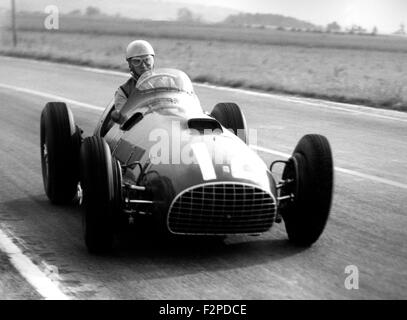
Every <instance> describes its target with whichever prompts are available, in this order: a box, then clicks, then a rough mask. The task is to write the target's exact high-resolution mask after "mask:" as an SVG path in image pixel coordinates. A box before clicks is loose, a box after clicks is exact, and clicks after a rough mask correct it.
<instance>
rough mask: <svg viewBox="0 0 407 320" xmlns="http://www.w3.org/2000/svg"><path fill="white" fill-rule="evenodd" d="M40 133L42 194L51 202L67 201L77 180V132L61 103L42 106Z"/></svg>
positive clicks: (63, 104) (72, 119)
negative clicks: (43, 191) (43, 190)
mask: <svg viewBox="0 0 407 320" xmlns="http://www.w3.org/2000/svg"><path fill="white" fill-rule="evenodd" d="M40 135H41V138H40V139H41V167H42V178H43V182H44V189H45V193H46V194H47V196H48V198H49V199H50V201H51V202H52V203H54V204H66V203H69V202H71V201H72V199H73V198H74V196H75V194H76V192H77V185H78V181H79V148H80V143H81V135H80V131H79V130H78V128H77V127H76V126H75V121H74V117H73V115H72V112H71V111H70V109H69V108H68V107H67V106H66V104H65V103H62V102H49V103H47V104H46V105H45V108H44V110H43V111H42V113H41V134H40Z"/></svg>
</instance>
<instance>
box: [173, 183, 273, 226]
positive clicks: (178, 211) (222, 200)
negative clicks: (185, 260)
mask: <svg viewBox="0 0 407 320" xmlns="http://www.w3.org/2000/svg"><path fill="white" fill-rule="evenodd" d="M275 213H276V206H275V200H274V198H273V197H272V196H271V194H269V193H268V192H266V191H264V190H262V189H260V188H257V187H255V186H251V185H245V184H236V183H221V184H219V183H218V184H206V185H202V186H198V187H195V188H193V189H189V190H187V191H184V192H183V193H181V194H180V195H178V196H177V197H176V199H175V200H174V201H173V203H172V205H171V207H170V209H169V212H168V228H169V230H170V231H171V232H173V233H177V234H251V233H261V232H265V231H267V230H268V229H270V227H271V226H272V224H273V222H274V218H275Z"/></svg>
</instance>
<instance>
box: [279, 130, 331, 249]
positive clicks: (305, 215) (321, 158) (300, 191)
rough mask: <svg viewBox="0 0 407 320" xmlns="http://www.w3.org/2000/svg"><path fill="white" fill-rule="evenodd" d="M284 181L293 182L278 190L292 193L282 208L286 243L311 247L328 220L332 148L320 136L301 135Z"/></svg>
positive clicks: (286, 169)
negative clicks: (289, 200) (288, 202)
mask: <svg viewBox="0 0 407 320" xmlns="http://www.w3.org/2000/svg"><path fill="white" fill-rule="evenodd" d="M292 158H293V159H292V160H291V161H290V164H289V165H287V166H286V168H285V169H284V172H283V180H284V179H293V180H294V181H293V183H292V184H291V185H289V186H287V187H286V188H283V189H282V190H281V194H280V195H281V196H285V195H288V194H291V193H292V194H294V196H295V198H294V201H293V202H292V203H291V204H288V205H287V206H286V207H285V208H283V209H282V211H281V214H282V217H283V219H284V222H285V227H286V230H287V234H288V238H289V240H290V241H291V242H292V243H294V244H296V245H299V246H310V245H312V244H313V243H314V242H315V241H317V240H318V238H319V237H320V236H321V234H322V232H323V231H324V229H325V225H326V223H327V221H328V218H329V212H330V208H331V202H332V194H333V184H334V168H333V160H332V152H331V147H330V145H329V142H328V140H327V139H326V138H325V137H324V136H321V135H317V134H310V135H306V136H304V137H303V138H302V139H301V140H300V141H299V142H298V144H297V146H296V148H295V150H294V152H293V156H292Z"/></svg>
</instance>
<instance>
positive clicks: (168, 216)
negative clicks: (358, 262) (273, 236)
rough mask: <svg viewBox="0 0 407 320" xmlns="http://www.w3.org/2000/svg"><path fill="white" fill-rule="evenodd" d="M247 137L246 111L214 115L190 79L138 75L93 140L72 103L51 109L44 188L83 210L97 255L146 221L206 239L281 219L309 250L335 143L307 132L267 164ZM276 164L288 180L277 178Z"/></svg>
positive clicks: (45, 122)
mask: <svg viewBox="0 0 407 320" xmlns="http://www.w3.org/2000/svg"><path fill="white" fill-rule="evenodd" d="M248 140H249V139H248V131H247V127H246V121H245V117H244V115H243V113H242V111H241V109H240V108H239V107H238V105H236V104H235V103H219V104H217V105H216V106H215V107H214V108H213V110H212V112H211V113H210V114H207V113H205V112H204V111H203V109H202V107H201V105H200V102H199V100H198V98H197V96H196V95H195V93H194V90H193V85H192V83H191V81H190V79H189V78H188V76H187V75H186V74H185V73H183V72H182V71H179V70H175V69H157V70H155V71H153V72H146V73H144V74H143V75H142V76H141V77H140V79H139V80H138V82H137V85H136V90H135V91H134V93H133V94H132V95H131V96H130V97H129V99H128V101H127V103H126V104H125V105H124V107H123V108H122V109H121V110H120V111H118V110H116V109H115V108H114V104H113V102H111V103H110V104H109V105H108V107H107V108H106V109H105V111H104V112H103V114H102V116H101V118H100V121H99V122H98V125H97V126H96V128H95V130H94V133H93V136H91V137H86V138H84V137H82V130H81V129H80V128H79V127H78V126H77V125H76V124H75V121H74V116H73V114H72V112H71V110H70V109H69V108H68V107H67V105H66V104H65V103H62V102H49V103H47V104H46V106H45V108H44V109H43V111H42V114H41V163H42V174H43V182H44V188H45V191H46V194H47V196H48V198H49V199H50V201H51V202H52V203H54V204H66V203H70V202H72V201H73V200H74V199H76V200H78V203H80V204H81V207H82V208H83V226H84V228H83V229H84V238H85V243H86V246H87V248H88V250H89V251H90V252H103V251H106V250H109V249H111V248H112V245H113V243H114V237H115V235H116V234H117V233H118V232H120V231H121V230H122V228H123V227H124V226H126V225H128V224H132V223H135V221H138V220H137V217H138V216H144V217H150V218H151V219H152V221H153V225H154V226H156V227H157V230H158V231H159V232H161V233H164V234H165V233H167V234H175V235H205V236H227V235H233V234H250V235H252V234H260V233H263V232H266V231H268V230H269V229H270V228H271V227H272V225H273V224H274V223H280V222H281V221H282V220H283V221H284V223H285V227H286V230H287V234H288V238H289V240H290V241H291V242H292V243H295V244H296V245H301V246H310V245H311V244H313V243H314V242H315V241H316V240H317V239H318V238H319V237H320V235H321V234H322V232H323V230H324V228H325V225H326V223H327V220H328V217H329V212H330V207H331V202H332V194H333V160H332V153H331V148H330V145H329V142H328V140H327V139H326V138H325V137H324V136H321V135H318V134H307V135H305V136H304V137H303V138H302V139H301V140H300V141H299V142H298V144H297V146H296V147H295V149H294V151H293V153H292V156H291V157H290V158H289V159H288V160H281V161H276V162H273V163H272V164H271V165H270V166H269V167H267V166H266V164H265V163H264V161H263V160H262V159H261V158H260V157H259V156H258V155H257V153H256V152H255V151H253V150H252V149H251V148H250V146H249V145H248ZM278 163H281V164H283V165H284V169H283V171H282V176H280V178H276V176H277V175H276V174H275V173H272V170H273V167H274V165H276V164H278Z"/></svg>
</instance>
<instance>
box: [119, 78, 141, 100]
mask: <svg viewBox="0 0 407 320" xmlns="http://www.w3.org/2000/svg"><path fill="white" fill-rule="evenodd" d="M136 83H137V80H136V79H134V78H133V77H130V78H129V79H128V80H127V81H126V82H125V83H124V84H122V85H121V86H120V89H121V90H122V91H123V93H124V94H125V95H126V97H127V98H128V97H129V96H130V95H131V93H132V92H133V90H134V89H135V88H136Z"/></svg>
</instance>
